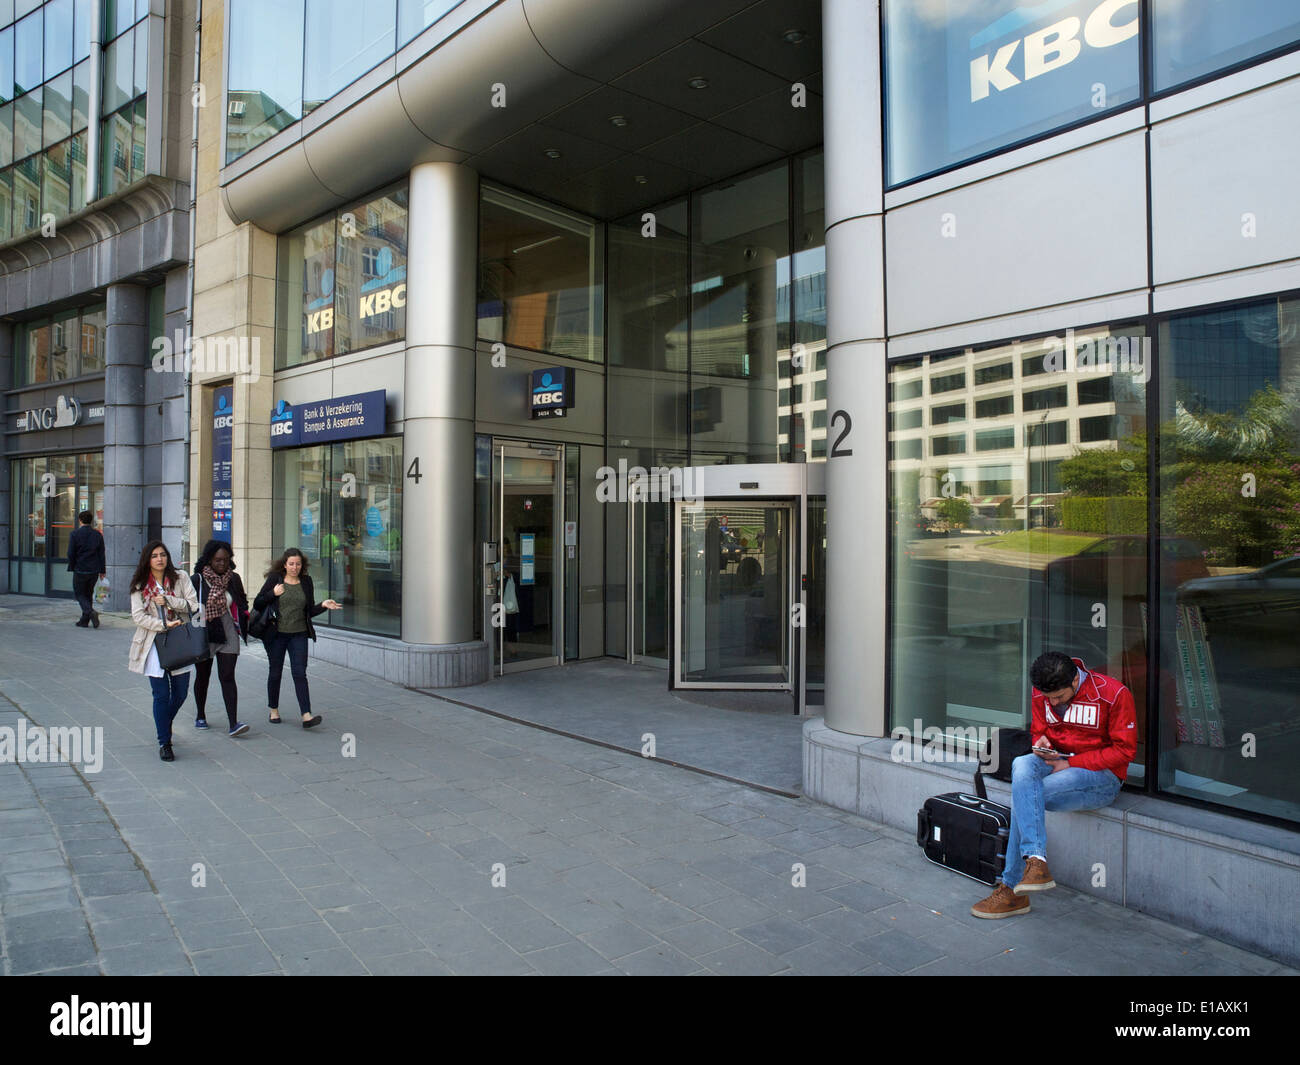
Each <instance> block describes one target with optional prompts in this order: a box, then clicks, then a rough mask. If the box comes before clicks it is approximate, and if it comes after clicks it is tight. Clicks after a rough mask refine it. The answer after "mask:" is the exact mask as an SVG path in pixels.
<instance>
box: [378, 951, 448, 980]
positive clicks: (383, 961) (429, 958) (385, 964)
mask: <svg viewBox="0 0 1300 1065" xmlns="http://www.w3.org/2000/svg"><path fill="white" fill-rule="evenodd" d="M365 966H366V968H367V969H369V970H370V972H371V973H372V974H374V975H375V976H450V975H451V969H449V968H447V966H446V965H444V964H443V963H442V962H441V961H440V960H439V959H438V957H437V956H436V955H435V954H434V953H433V952H432V951H428V950H412V951H408V952H407V953H405V954H391V955H389V956H388V957H386V958H378V959H375V960H373V961H367V962H366V963H365Z"/></svg>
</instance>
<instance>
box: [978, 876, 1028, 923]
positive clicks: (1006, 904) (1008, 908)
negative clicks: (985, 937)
mask: <svg viewBox="0 0 1300 1065" xmlns="http://www.w3.org/2000/svg"><path fill="white" fill-rule="evenodd" d="M1028 912H1029V900H1028V899H1022V898H1021V897H1020V896H1019V895H1017V894H1016V893H1015V892H1014V891H1012V890H1011V889H1010V888H1009V887H1007V885H1006V884H998V886H997V890H996V891H994V892H993V894H992V895H990V896H989V897H988V898H987V899H985V900H984V901H983V902H977V903H975V905H974V906H972V907H971V908H970V915H971V916H972V917H985V918H987V919H988V920H990V921H996V920H999V919H1000V918H1003V917H1014V916H1016V914H1018V913H1028Z"/></svg>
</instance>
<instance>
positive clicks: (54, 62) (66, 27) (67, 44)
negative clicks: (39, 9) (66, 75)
mask: <svg viewBox="0 0 1300 1065" xmlns="http://www.w3.org/2000/svg"><path fill="white" fill-rule="evenodd" d="M70 66H72V0H48V2H47V3H46V5H45V77H46V79H49V78H52V77H54V75H55V74H61V73H63V71H65V70H67V69H68V68H69V67H70Z"/></svg>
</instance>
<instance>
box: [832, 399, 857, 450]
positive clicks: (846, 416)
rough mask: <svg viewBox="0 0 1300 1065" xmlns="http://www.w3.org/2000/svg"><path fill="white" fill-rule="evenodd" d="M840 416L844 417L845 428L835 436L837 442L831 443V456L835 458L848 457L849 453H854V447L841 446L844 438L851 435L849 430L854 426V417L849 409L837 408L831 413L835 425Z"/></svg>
mask: <svg viewBox="0 0 1300 1065" xmlns="http://www.w3.org/2000/svg"><path fill="white" fill-rule="evenodd" d="M840 418H843V419H844V428H843V429H842V430H840V435H839V436H837V437H836V438H835V443H833V444H832V445H831V458H833V459H842V458H847V457H848V456H849V455H852V454H853V448H851V447H845V448H842V447H840V445H841V444H842V443H844V438H845V437H847V436H848V435H849V430H850V429H852V428H853V419H852V418H850V417H849V412H848V411H846V410H837V411H836V412H835V413H834V414H832V415H831V425H832V426H833V425H834V424H835V422H836V421H837V420H839V419H840Z"/></svg>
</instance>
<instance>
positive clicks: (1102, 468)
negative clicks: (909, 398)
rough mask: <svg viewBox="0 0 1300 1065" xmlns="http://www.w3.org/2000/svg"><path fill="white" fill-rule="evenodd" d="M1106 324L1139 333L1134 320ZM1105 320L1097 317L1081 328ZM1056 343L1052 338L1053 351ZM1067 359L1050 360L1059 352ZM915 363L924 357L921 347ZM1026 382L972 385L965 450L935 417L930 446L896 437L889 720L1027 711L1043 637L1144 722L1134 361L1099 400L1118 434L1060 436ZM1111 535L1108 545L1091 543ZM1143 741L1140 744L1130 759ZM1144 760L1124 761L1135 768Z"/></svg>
mask: <svg viewBox="0 0 1300 1065" xmlns="http://www.w3.org/2000/svg"><path fill="white" fill-rule="evenodd" d="M1113 332H1114V333H1117V334H1120V335H1123V336H1127V337H1129V338H1130V341H1131V343H1136V344H1143V343H1144V338H1143V337H1142V335H1141V332H1142V331H1141V330H1140V329H1135V328H1133V327H1125V328H1123V329H1122V330H1120V329H1116V330H1114V331H1113ZM1111 334H1112V331H1111V330H1107V329H1101V330H1096V329H1094V330H1091V331H1090V332H1089V339H1090V341H1093V342H1095V341H1101V340H1104V339H1106V338H1108V337H1110V336H1111ZM1029 344H1031V345H1039V346H1042V347H1045V348H1047V347H1050V346H1051V345H1050V343H1048V342H1042V341H1031V342H1029ZM1061 345H1062V341H1061V340H1060V339H1056V341H1055V347H1056V350H1057V351H1058V352H1059V351H1060V349H1061ZM1025 346H1026V345H1025V344H1019V343H1015V342H1008V343H1007V344H1005V345H1002V346H1000V348H998V349H997V350H996V352H994V351H989V352H986V353H982V354H983V355H987V356H989V357H990V358H989V362H988V365H995V366H996V365H1014V356H1015V355H1017V354H1020V352H1019V351H1018V350H1017V349H1021V350H1023V348H1024V347H1025ZM994 354H996V355H999V356H1001V358H999V359H994V358H992V356H993V355H994ZM1064 363H1065V360H1064V359H1060V360H1058V366H1061V367H1063V366H1064ZM915 365H916V364H915V363H911V364H909V365H907V366H900V367H891V368H890V371H889V374H890V377H891V378H894V377H896V376H898V375H900V374H907V375H909V376H910V375H911V374H913V373H915V369H914V367H915ZM922 368H923V369H924V370H926V371H928V370H930V369H931V364H930V363H929V360H925V361H924V363H923V367H922ZM1118 372H1119V371H1118V370H1117V369H1115V368H1112V367H1109V366H1107V367H1105V368H1104V369H1102V370H1098V369H1097V368H1096V366H1095V365H1093V366H1086V365H1085V367H1084V368H1083V369H1079V368H1078V366H1077V364H1076V365H1074V366H1072V367H1071V368H1069V369H1064V368H1058V369H1055V370H1052V371H1050V372H1048V376H1049V378H1052V379H1055V380H1056V381H1059V382H1061V383H1060V384H1059V385H1058V384H1053V385H1052V386H1051V391H1053V392H1055V391H1056V390H1058V389H1059V390H1060V391H1061V392H1064V393H1065V394H1066V396H1067V398H1068V395H1069V394H1070V392H1071V387H1072V386H1075V387H1077V385H1078V382H1079V380H1086V379H1091V378H1093V377H1098V376H1115V375H1116V373H1118ZM1041 383H1042V379H1041V378H1039V379H1036V380H1035V384H1041ZM972 387H975V386H974V385H973V384H972ZM895 391H897V390H895ZM1020 394H1021V396H1022V399H1024V400H1025V401H1026V402H1024V403H1023V404H1022V405H1021V406H1020V407H1019V408H1018V407H1017V404H1016V402H1015V398H1016V397H1015V394H1014V393H1012V394H1007V395H1005V396H997V397H990V398H989V399H981V400H977V401H976V414H977V416H978V417H979V418H980V421H977V423H976V428H975V432H974V434H973V435H974V449H973V451H971V452H970V453H967V454H963V448H964V447H967V446H969V443H970V441H968V440H966V438H965V434H952V433H949V432H948V431H947V427H946V426H943V425H939V426H938V427H932V428H930V429H929V430H927V432H926V436H927V437H928V438H929V441H930V446H929V447H928V448H925V449H922V448H920V447H918V446H915V445H917V444H919V443H920V441H919V440H915V441H912V440H909V441H901V442H899V444H898V445H896V446H895V448H894V453H893V455H892V456H891V458H890V460H889V484H890V507H891V510H892V511H893V513H892V515H891V519H892V520H891V521H890V523H889V527H890V528H891V529H893V530H894V533H893V537H892V540H891V546H890V550H891V552H892V557H893V563H894V564H893V567H892V570H893V572H892V576H891V578H890V579H891V588H890V590H889V594H890V596H891V598H892V601H893V603H894V604H895V607H894V614H893V620H892V629H891V633H890V640H891V649H892V661H893V670H894V672H893V681H892V690H893V692H894V696H893V699H894V702H893V706H892V711H891V712H892V724H893V725H906V726H907V728H908V729H909V731H910V730H911V729H912V727H913V724H912V723H913V720H914V719H915V718H918V717H919V718H920V719H921V723H922V725H923V726H924V727H928V726H935V727H938V728H939V729H948V728H949V727H954V728H955V727H961V728H964V729H966V728H971V727H974V728H986V729H987V728H991V727H993V726H1003V727H1023V726H1024V725H1025V724H1026V723H1027V722H1028V711H1029V699H1028V695H1029V690H1030V685H1029V679H1028V669H1029V665H1030V662H1032V660H1033V659H1034V658H1035V657H1037V655H1038V654H1039V653H1040V652H1041V651H1043V650H1046V649H1055V648H1059V649H1061V650H1065V651H1067V652H1069V653H1070V654H1072V655H1075V656H1077V657H1079V658H1082V659H1083V660H1084V662H1085V664H1086V666H1087V667H1088V668H1090V669H1097V670H1099V671H1100V672H1102V673H1105V674H1108V675H1110V676H1114V677H1117V678H1119V679H1121V680H1122V681H1123V682H1124V683H1125V684H1127V685H1129V687H1130V688H1131V689H1132V690H1133V693H1134V696H1135V698H1136V700H1137V703H1138V707H1139V714H1138V717H1139V728H1140V729H1144V728H1145V724H1144V719H1143V712H1142V708H1143V707H1144V706H1145V699H1146V690H1145V670H1146V662H1145V655H1146V651H1145V646H1146V640H1145V632H1144V629H1143V611H1142V607H1143V605H1144V603H1145V589H1146V537H1145V533H1146V527H1145V514H1146V469H1147V459H1146V438H1145V424H1144V422H1143V420H1142V418H1143V414H1144V411H1145V395H1144V391H1143V387H1142V379H1141V376H1140V375H1138V376H1137V377H1136V380H1135V383H1133V382H1130V383H1129V386H1126V389H1124V390H1120V389H1118V388H1117V389H1116V390H1115V394H1116V395H1121V394H1122V395H1123V396H1124V397H1125V398H1124V400H1123V402H1113V403H1112V404H1111V407H1112V410H1111V411H1110V412H1107V415H1108V417H1109V418H1111V419H1112V423H1113V424H1114V425H1116V426H1120V425H1122V426H1123V427H1124V429H1125V435H1123V436H1111V437H1109V438H1107V439H1105V440H1098V441H1096V442H1095V443H1091V444H1088V445H1086V446H1085V447H1083V448H1079V447H1075V446H1071V445H1070V444H1069V443H1067V442H1066V438H1065V436H1064V435H1062V434H1061V432H1060V430H1059V429H1058V426H1064V425H1065V422H1063V421H1061V420H1060V419H1057V420H1055V421H1052V422H1048V423H1046V424H1044V421H1043V416H1042V414H1041V412H1040V413H1035V412H1034V411H1033V409H1032V405H1031V404H1032V401H1029V400H1028V396H1029V394H1028V393H1025V392H1021V393H1020ZM897 408H898V403H897V400H895V401H893V402H891V404H890V411H891V412H894V411H895V410H897ZM941 409H942V408H941ZM1017 409H1020V410H1021V411H1022V413H1017ZM1091 409H1092V410H1094V411H1095V410H1096V408H1091ZM898 413H899V414H900V415H901V414H902V412H901V411H899V412H898ZM904 444H907V445H912V446H910V447H906V448H905V447H904V446H903V445H904ZM927 453H928V456H929V457H925V456H926V455H927ZM1107 539H1109V540H1111V541H1113V543H1114V545H1115V548H1116V550H1115V551H1114V552H1108V553H1106V554H1104V555H1101V556H1090V555H1087V554H1085V553H1084V552H1085V551H1086V549H1087V548H1088V547H1090V546H1091V545H1092V544H1094V543H1096V542H1098V541H1099V540H1101V541H1104V540H1107ZM950 547H951V548H960V550H948V548H950ZM1099 603H1100V604H1103V605H1104V606H1105V608H1106V620H1107V624H1106V626H1105V628H1100V629H1099V628H1094V627H1093V624H1092V621H1093V618H1094V617H1095V616H1096V615H1095V613H1094V606H1095V605H1096V604H1099ZM1140 738H1144V736H1143V737H1140ZM954 742H956V741H954ZM1142 757H1143V755H1142V753H1141V751H1139V753H1138V756H1137V761H1138V762H1140V761H1141V759H1142ZM1138 770H1140V766H1135V767H1132V768H1130V771H1129V778H1130V779H1135V773H1136V772H1137V771H1138Z"/></svg>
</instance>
